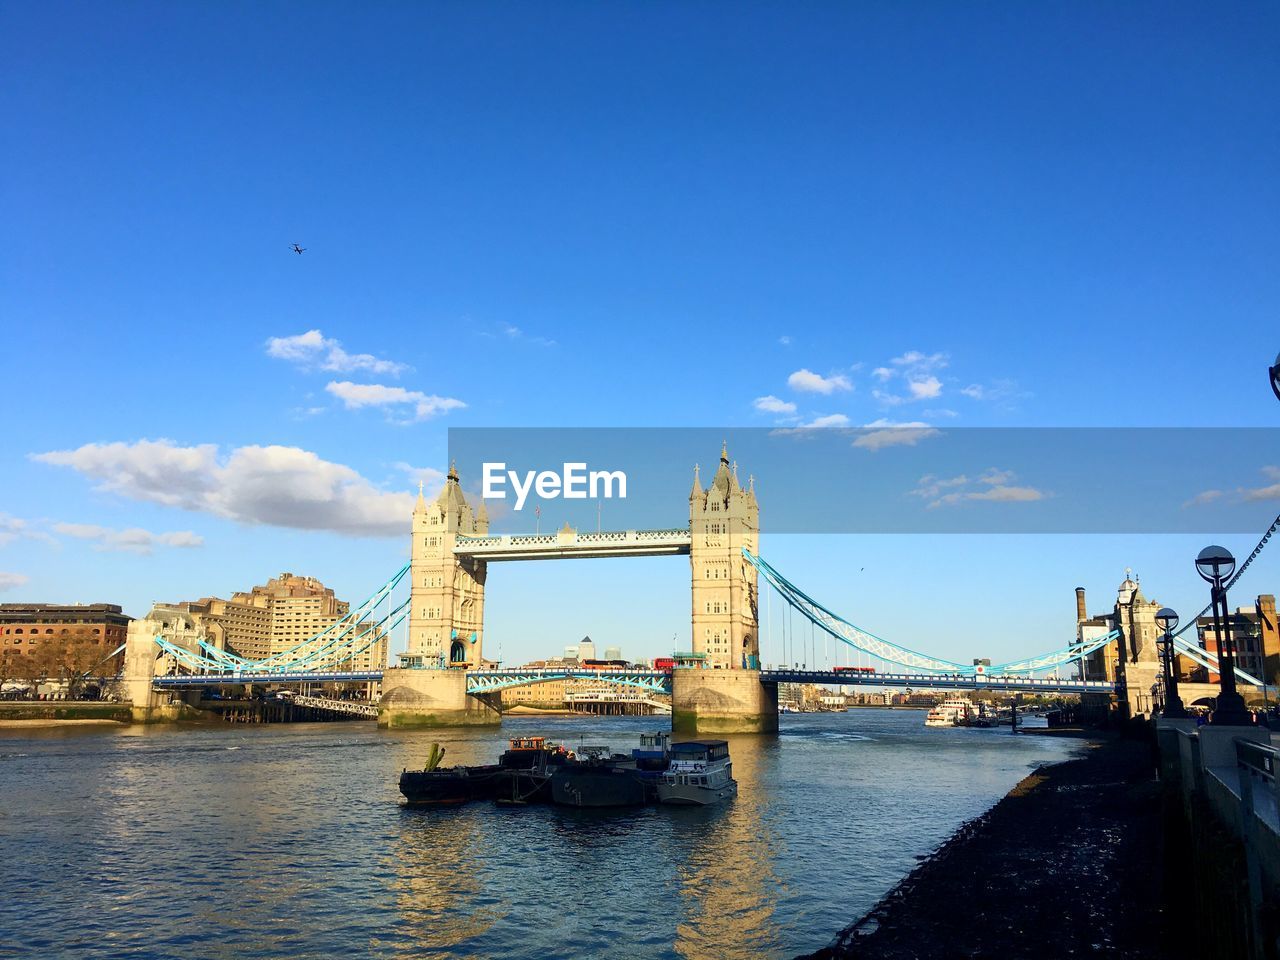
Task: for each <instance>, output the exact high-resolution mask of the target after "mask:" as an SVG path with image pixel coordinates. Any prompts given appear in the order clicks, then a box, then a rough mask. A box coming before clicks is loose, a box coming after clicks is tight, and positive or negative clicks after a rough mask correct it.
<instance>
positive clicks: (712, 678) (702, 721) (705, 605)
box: [671, 446, 778, 733]
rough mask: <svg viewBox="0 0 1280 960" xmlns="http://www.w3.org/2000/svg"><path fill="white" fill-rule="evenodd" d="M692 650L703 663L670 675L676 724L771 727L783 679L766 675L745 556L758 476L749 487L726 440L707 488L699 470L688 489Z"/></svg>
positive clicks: (754, 544)
mask: <svg viewBox="0 0 1280 960" xmlns="http://www.w3.org/2000/svg"><path fill="white" fill-rule="evenodd" d="M689 534H690V544H689V570H690V576H691V582H692V590H691V594H692V600H693V616H692V635H691V638H690V639H691V644H690V649H691V651H692V652H693V653H694V654H695V655H697V657H698V658H699V660H698V662H699V663H700V664H701V666H700V667H681V668H679V669H677V670H676V671H675V673H674V674H673V675H672V691H671V708H672V711H671V723H672V728H673V729H675V730H678V731H682V732H683V731H696V732H706V733H738V732H772V731H776V730H777V729H778V686H777V684H764V683H761V682H760V616H759V583H758V577H757V573H756V569H755V567H753V566H752V565H751V564H749V563H747V561H746V560H745V559H744V558H743V556H742V550H743V548H744V547H745V548H746V549H748V550H750V551H751V552H752V553H758V552H759V544H760V505H759V503H757V501H756V493H755V481H754V479H750V480H748V482H747V486H746V488H745V489H744V488H743V486H742V484H741V482H740V481H739V479H738V465H737V463H732V464H731V463H730V461H729V450H728V447H727V446H722V447H721V449H720V463H719V465H718V467H717V468H716V472H715V474H714V475H713V476H712V478H711V484H710V485H709V486H708V487H707V489H706V490H703V489H702V483H701V480H700V477H699V474H698V468H697V467H694V471H693V489H692V490H691V491H690V493H689Z"/></svg>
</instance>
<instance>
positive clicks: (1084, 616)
mask: <svg viewBox="0 0 1280 960" xmlns="http://www.w3.org/2000/svg"><path fill="white" fill-rule="evenodd" d="M1088 619H1089V608H1088V607H1087V606H1085V602H1084V587H1076V623H1084V622H1085V621H1086V620H1088Z"/></svg>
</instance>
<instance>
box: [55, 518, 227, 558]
mask: <svg viewBox="0 0 1280 960" xmlns="http://www.w3.org/2000/svg"><path fill="white" fill-rule="evenodd" d="M53 529H54V532H55V533H60V534H62V535H63V536H65V537H75V538H76V539H77V540H91V541H93V544H94V549H95V550H103V551H113V552H121V553H139V554H149V553H151V551H152V550H153V549H154V548H155V547H179V548H191V547H202V546H204V537H202V536H200V535H199V534H196V533H192V532H191V531H190V530H175V531H173V532H171V533H152V532H151V531H149V530H143V529H142V528H141V527H130V528H129V529H127V530H112V529H111V528H110V527H99V526H96V525H94V524H91V523H55V524H54V525H53Z"/></svg>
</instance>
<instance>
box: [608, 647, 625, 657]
mask: <svg viewBox="0 0 1280 960" xmlns="http://www.w3.org/2000/svg"><path fill="white" fill-rule="evenodd" d="M604 658H605V659H606V660H621V659H622V648H621V647H605V648H604Z"/></svg>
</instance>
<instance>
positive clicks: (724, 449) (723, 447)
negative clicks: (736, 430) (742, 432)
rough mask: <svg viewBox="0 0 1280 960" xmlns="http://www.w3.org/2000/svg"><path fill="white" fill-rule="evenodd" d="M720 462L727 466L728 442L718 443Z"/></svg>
mask: <svg viewBox="0 0 1280 960" xmlns="http://www.w3.org/2000/svg"><path fill="white" fill-rule="evenodd" d="M720 462H721V463H723V464H724V465H725V466H728V465H729V441H728V440H722V441H721V442H720Z"/></svg>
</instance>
